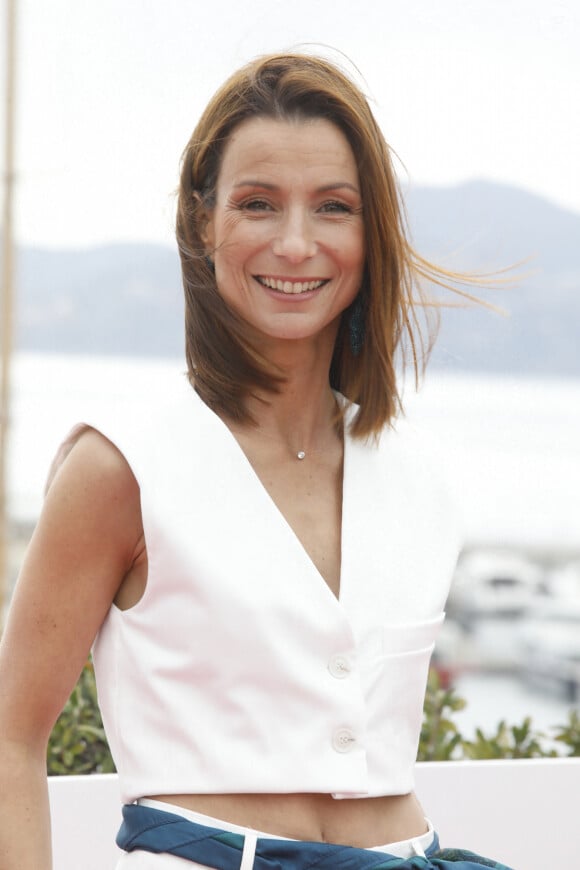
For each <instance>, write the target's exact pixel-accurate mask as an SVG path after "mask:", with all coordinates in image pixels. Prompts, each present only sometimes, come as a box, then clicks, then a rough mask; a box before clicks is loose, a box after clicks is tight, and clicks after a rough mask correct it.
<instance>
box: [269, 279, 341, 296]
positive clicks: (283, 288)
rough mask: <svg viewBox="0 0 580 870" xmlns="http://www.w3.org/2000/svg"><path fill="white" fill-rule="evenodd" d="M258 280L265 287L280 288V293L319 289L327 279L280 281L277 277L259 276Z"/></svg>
mask: <svg viewBox="0 0 580 870" xmlns="http://www.w3.org/2000/svg"><path fill="white" fill-rule="evenodd" d="M258 281H259V282H260V284H263V285H264V286H265V287H269V288H270V289H271V290H278V292H279V293H292V294H295V293H306V291H307V290H317V289H318V287H322V285H323V284H325V283H326V282H325V281H296V282H293V281H279V280H276V279H275V278H263V277H261V276H260V277H259V278H258Z"/></svg>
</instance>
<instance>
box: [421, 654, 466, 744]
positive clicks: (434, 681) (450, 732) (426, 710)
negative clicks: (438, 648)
mask: <svg viewBox="0 0 580 870" xmlns="http://www.w3.org/2000/svg"><path fill="white" fill-rule="evenodd" d="M464 707H465V701H464V700H463V698H460V697H459V695H457V694H456V693H455V690H454V689H444V688H443V687H442V686H441V682H440V680H439V676H438V674H437V672H436V671H435V670H434V669H431V671H430V672H429V680H428V682H427V693H426V695H425V705H424V707H423V727H422V728H421V737H420V738H419V754H418V759H419V760H420V761H449V760H450V759H452V758H456V757H457V756H458V755H459V754H460V752H461V746H462V737H461V734H460V733H459V731H458V728H457V725H456V724H455V722H453V720H452V719H451V715H452V714H453V713H456V712H457V711H458V710H463V708H464Z"/></svg>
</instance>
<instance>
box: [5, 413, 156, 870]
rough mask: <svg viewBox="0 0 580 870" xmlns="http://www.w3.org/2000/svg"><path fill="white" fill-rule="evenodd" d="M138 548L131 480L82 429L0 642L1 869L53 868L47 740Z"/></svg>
mask: <svg viewBox="0 0 580 870" xmlns="http://www.w3.org/2000/svg"><path fill="white" fill-rule="evenodd" d="M142 548H143V532H142V524H141V511H140V503H139V489H138V486H137V483H136V481H135V478H134V477H133V474H132V472H131V470H130V469H129V466H128V465H127V463H126V462H125V460H124V458H123V457H122V456H121V454H120V453H119V452H118V451H117V450H116V448H115V447H113V445H112V444H110V442H108V441H107V440H106V439H105V438H103V437H102V436H101V435H99V434H98V433H96V432H94V431H93V430H88V431H86V432H85V433H83V434H82V435H81V436H80V438H79V439H78V441H77V443H76V445H75V446H74V447H73V449H72V450H71V452H70V453H69V455H68V456H67V457H66V459H65V460H64V462H63V464H62V466H61V467H60V469H59V470H58V472H57V473H56V475H55V477H54V480H53V481H52V484H51V486H50V489H49V491H48V493H47V496H46V501H45V505H44V508H43V511H42V514H41V518H40V520H39V523H38V526H37V528H36V530H35V532H34V535H33V537H32V541H31V543H30V546H29V548H28V552H27V555H26V558H25V561H24V565H23V567H22V571H21V574H20V577H19V580H18V583H17V587H16V591H15V594H14V598H13V601H12V606H11V610H10V617H9V620H8V625H7V626H6V630H5V632H4V636H3V637H2V641H1V643H0V819H1V820H2V824H1V825H0V867H1V868H2V870H50V867H51V866H52V865H51V859H50V820H49V812H48V796H47V786H46V747H47V742H48V737H49V735H50V732H51V729H52V727H53V725H54V722H55V721H56V719H57V717H58V715H59V713H60V711H61V709H62V707H63V706H64V704H65V702H66V700H67V698H68V696H69V694H70V692H71V690H72V688H73V686H74V685H75V682H76V680H77V679H78V676H79V673H80V671H81V669H82V667H83V664H84V662H85V660H86V658H87V655H88V652H89V650H90V647H91V644H92V642H93V639H94V637H95V634H96V632H97V631H98V628H99V626H100V624H101V623H102V621H103V619H104V618H105V616H106V614H107V611H108V609H109V607H110V605H111V602H112V601H113V599H114V598H115V595H116V594H117V591H118V590H119V587H120V586H121V584H122V582H123V579H124V578H125V577H126V576H127V574H128V573H129V572H130V570H131V568H132V566H133V565H134V564H135V561H136V559H137V558H138V557H139V554H140V553H141V552H142Z"/></svg>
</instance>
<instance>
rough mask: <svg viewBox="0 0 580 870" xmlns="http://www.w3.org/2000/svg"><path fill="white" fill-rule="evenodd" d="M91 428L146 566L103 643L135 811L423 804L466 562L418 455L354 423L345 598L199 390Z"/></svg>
mask: <svg viewBox="0 0 580 870" xmlns="http://www.w3.org/2000/svg"><path fill="white" fill-rule="evenodd" d="M170 392H171V391H170ZM114 416H115V415H114V414H111V417H112V418H114ZM349 416H350V412H347V420H348V418H349ZM85 422H86V423H87V424H88V425H91V426H93V427H94V428H95V429H98V430H99V431H101V432H102V433H103V434H104V435H105V436H106V437H107V438H108V439H109V440H110V441H112V442H113V443H114V444H115V445H116V446H117V447H118V448H119V450H120V451H121V452H122V453H123V455H124V456H125V457H126V459H127V461H128V463H129V465H130V467H131V468H132V470H133V473H134V474H135V477H136V479H137V481H138V483H139V486H140V492H141V507H142V514H143V525H144V531H145V539H146V546H147V553H148V562H149V574H148V580H147V587H146V590H145V593H144V595H143V597H142V598H141V600H140V601H139V602H138V603H137V604H136V605H135V606H134V607H132V608H130V609H129V610H126V611H121V610H119V609H118V608H117V607H116V606H114V605H113V606H112V607H111V609H110V611H109V613H108V615H107V617H106V619H105V621H104V623H103V625H102V627H101V629H100V631H99V634H98V636H97V639H96V641H95V644H94V648H93V657H94V664H95V672H96V677H97V686H98V694H99V703H100V707H101V711H102V716H103V721H104V724H105V728H106V732H107V736H108V739H109V743H110V747H111V750H112V753H113V757H114V759H115V763H116V765H117V769H118V772H119V779H120V785H121V791H122V798H123V800H124V801H125V802H131V801H134V800H135V799H137V798H139V797H143V796H147V795H155V794H180V793H181V794H184V793H187V794H191V793H243V792H265V793H271V792H323V793H331V794H333V796H334V797H336V798H346V797H367V796H377V795H387V794H405V793H407V792H409V791H411V790H412V788H413V765H414V761H415V757H416V752H417V744H418V738H419V733H420V727H421V721H422V705H423V697H424V691H425V683H426V677H427V670H428V665H429V660H430V656H431V652H432V649H433V644H434V640H435V637H436V634H437V631H438V629H439V627H440V625H441V623H442V621H443V616H444V614H443V608H444V604H445V599H446V597H447V593H448V587H449V581H450V577H451V574H452V571H453V568H454V565H455V561H456V558H457V553H458V536H457V530H456V527H455V524H454V522H452V520H451V514H450V508H449V503H448V501H447V498H446V495H445V491H444V489H442V488H441V487H440V485H439V484H438V482H437V480H436V478H434V476H433V475H432V473H431V470H430V466H429V463H428V462H427V461H426V457H425V455H424V451H423V449H422V447H421V446H420V441H417V440H416V439H415V438H414V437H413V436H412V435H410V434H409V433H407V434H398V433H397V432H395V431H393V430H385V431H384V433H383V435H382V437H381V439H380V443H379V444H378V446H377V445H372V444H364V443H361V442H359V441H354V440H353V439H351V438H350V437H349V435H348V425H347V426H346V433H345V451H344V483H343V515H342V565H341V587H340V595H339V598H338V599H337V598H335V596H334V595H333V594H332V592H331V591H330V589H329V588H328V586H327V585H326V583H325V582H324V580H323V579H322V577H321V576H320V574H319V573H318V571H317V569H316V568H315V566H314V564H313V563H312V561H311V560H310V559H309V557H308V556H307V554H306V552H305V550H304V549H303V547H302V545H301V544H300V542H299V540H298V538H297V537H296V536H295V534H294V533H293V531H292V529H291V528H290V526H289V525H288V523H287V522H286V521H285V519H284V518H283V516H282V515H281V513H280V512H279V511H278V509H277V508H276V506H275V504H274V503H273V502H272V500H271V498H270V497H269V495H268V494H267V492H266V490H265V489H264V488H263V486H262V485H261V483H260V481H259V479H258V478H257V476H256V474H255V473H254V471H253V469H252V467H251V465H250V464H249V462H248V460H247V459H246V457H245V455H244V453H243V452H242V450H241V448H240V447H239V445H238V443H237V442H236V440H235V439H234V437H233V436H232V434H231V433H230V431H229V429H228V428H227V427H226V426H225V425H224V423H223V422H222V421H221V420H220V419H219V417H217V416H216V415H215V414H214V413H213V412H212V411H211V410H210V409H209V408H208V407H207V406H206V405H205V404H204V403H203V402H202V401H201V399H200V398H199V397H198V396H197V395H196V393H195V392H194V391H193V390H192V389H191V387H190V386H189V385H188V384H187V383H184V384H182V385H180V386H179V388H178V389H177V395H174V396H173V397H171V396H168V397H167V400H166V403H165V406H164V407H159V406H158V405H157V404H155V406H154V408H153V410H152V412H151V419H150V420H148V421H144V420H140V421H135V422H134V423H132V424H130V425H120V424H119V423H118V422H115V420H114V419H111V420H109V421H107V420H102V419H99V420H95V419H91V418H90V415H89V416H87V418H86V419H85Z"/></svg>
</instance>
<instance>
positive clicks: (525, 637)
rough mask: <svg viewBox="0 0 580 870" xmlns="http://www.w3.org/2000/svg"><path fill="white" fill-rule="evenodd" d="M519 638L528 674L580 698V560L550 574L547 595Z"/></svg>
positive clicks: (534, 608) (536, 605) (524, 670)
mask: <svg viewBox="0 0 580 870" xmlns="http://www.w3.org/2000/svg"><path fill="white" fill-rule="evenodd" d="M519 639H520V652H521V670H522V673H523V674H524V676H525V677H526V678H527V679H528V680H529V681H531V682H534V683H540V684H542V685H548V686H550V687H555V688H557V689H559V690H560V691H563V692H564V693H565V694H566V697H567V698H568V700H570V701H572V702H577V701H580V561H574V562H570V563H568V564H566V565H564V566H562V567H560V568H558V569H556V570H554V571H553V572H552V573H551V574H550V575H549V577H548V579H547V589H546V595H545V596H543V597H542V598H538V599H537V600H536V601H535V603H534V605H533V606H532V607H531V608H530V610H529V613H528V616H527V619H526V620H525V623H523V624H522V627H521V630H520V632H519Z"/></svg>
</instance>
